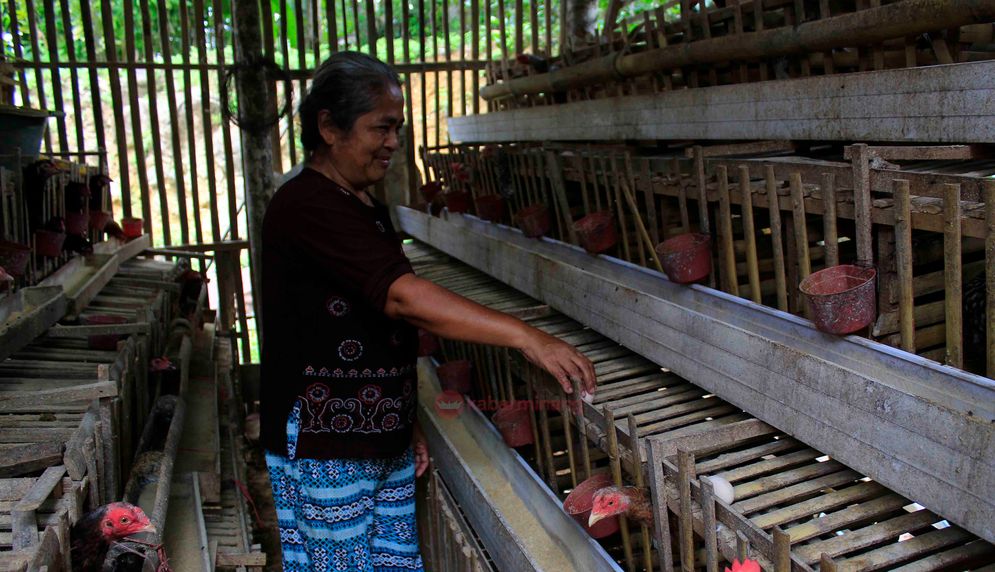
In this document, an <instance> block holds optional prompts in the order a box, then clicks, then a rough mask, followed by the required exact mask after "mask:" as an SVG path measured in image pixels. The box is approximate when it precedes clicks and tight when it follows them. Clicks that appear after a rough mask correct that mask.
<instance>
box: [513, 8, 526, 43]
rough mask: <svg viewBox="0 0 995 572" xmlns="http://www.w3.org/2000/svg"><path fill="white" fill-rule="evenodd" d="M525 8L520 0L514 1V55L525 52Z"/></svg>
mask: <svg viewBox="0 0 995 572" xmlns="http://www.w3.org/2000/svg"><path fill="white" fill-rule="evenodd" d="M524 28H525V7H524V5H523V1H522V0H515V55H518V54H520V53H522V52H524V51H525V33H524Z"/></svg>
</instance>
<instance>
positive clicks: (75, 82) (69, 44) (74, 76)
mask: <svg viewBox="0 0 995 572" xmlns="http://www.w3.org/2000/svg"><path fill="white" fill-rule="evenodd" d="M53 8H54V6H53ZM59 12H60V14H61V15H62V35H63V40H64V41H65V43H66V56H67V57H68V59H69V63H70V64H74V63H76V41H75V40H74V39H73V26H72V16H71V14H70V12H69V1H68V0H59ZM69 78H70V79H69V82H70V84H69V85H70V88H71V90H72V96H73V127H75V131H76V150H77V151H85V150H86V136H85V134H84V132H83V112H82V106H83V101H82V98H81V97H80V93H79V73H78V72H77V71H76V67H75V66H70V68H69Z"/></svg>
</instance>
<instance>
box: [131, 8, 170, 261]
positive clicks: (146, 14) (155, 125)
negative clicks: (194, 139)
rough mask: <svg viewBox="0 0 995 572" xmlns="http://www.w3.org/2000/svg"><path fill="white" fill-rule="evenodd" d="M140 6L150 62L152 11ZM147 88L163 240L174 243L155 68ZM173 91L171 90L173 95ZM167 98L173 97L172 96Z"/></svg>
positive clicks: (147, 75) (148, 74) (147, 76)
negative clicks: (163, 161)
mask: <svg viewBox="0 0 995 572" xmlns="http://www.w3.org/2000/svg"><path fill="white" fill-rule="evenodd" d="M139 8H140V10H141V18H142V45H143V46H144V48H145V49H144V51H145V62H146V63H150V62H152V60H153V56H152V45H153V40H152V22H151V20H152V13H151V12H150V11H149V0H139ZM145 81H146V90H145V93H146V95H147V97H148V100H149V126H150V127H151V128H152V155H153V159H154V163H155V178H156V188H157V189H158V191H159V215H160V221H161V224H162V240H163V243H164V244H172V242H173V241H172V238H171V237H170V228H169V211H170V209H169V198H168V196H167V194H166V175H165V170H164V169H163V164H162V137H161V133H160V130H159V102H158V99H159V90H158V89H156V77H155V70H154V69H147V70H146V71H145ZM172 93H173V92H169V94H170V95H171V94H172ZM167 99H172V98H171V97H169V98H167ZM151 192H152V189H147V190H145V191H143V193H144V194H147V195H149V196H150V198H149V202H150V207H149V211H148V214H147V216H148V217H149V218H152V210H151V200H152V199H151Z"/></svg>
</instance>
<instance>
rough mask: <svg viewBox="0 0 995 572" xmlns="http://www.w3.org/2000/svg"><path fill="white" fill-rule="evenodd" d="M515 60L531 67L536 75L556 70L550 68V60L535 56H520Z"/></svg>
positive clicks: (554, 67)
mask: <svg viewBox="0 0 995 572" xmlns="http://www.w3.org/2000/svg"><path fill="white" fill-rule="evenodd" d="M515 60H516V61H517V62H518V63H520V64H522V65H524V66H529V67H531V68H532V69H534V70H535V71H536V73H546V72H549V71H555V70H556V66H552V68H550V65H549V60H547V59H546V58H543V57H540V56H537V55H534V54H518V55H517V56H515Z"/></svg>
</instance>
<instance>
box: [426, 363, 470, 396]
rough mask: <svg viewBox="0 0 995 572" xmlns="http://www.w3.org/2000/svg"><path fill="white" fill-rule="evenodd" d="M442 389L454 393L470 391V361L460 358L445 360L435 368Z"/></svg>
mask: <svg viewBox="0 0 995 572" xmlns="http://www.w3.org/2000/svg"><path fill="white" fill-rule="evenodd" d="M435 371H436V373H437V374H438V376H439V384H440V385H441V386H442V389H443V390H444V391H445V390H449V391H455V392H456V393H470V389H471V383H470V361H469V360H465V359H461V360H456V361H447V362H446V363H444V364H442V365H440V366H439V367H438V368H437V369H436V370H435Z"/></svg>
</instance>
